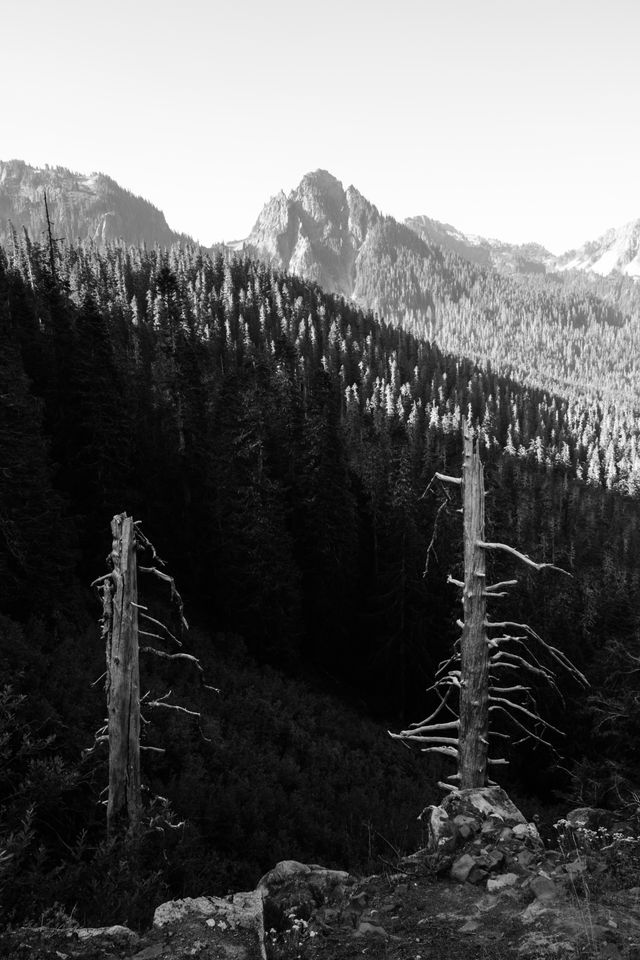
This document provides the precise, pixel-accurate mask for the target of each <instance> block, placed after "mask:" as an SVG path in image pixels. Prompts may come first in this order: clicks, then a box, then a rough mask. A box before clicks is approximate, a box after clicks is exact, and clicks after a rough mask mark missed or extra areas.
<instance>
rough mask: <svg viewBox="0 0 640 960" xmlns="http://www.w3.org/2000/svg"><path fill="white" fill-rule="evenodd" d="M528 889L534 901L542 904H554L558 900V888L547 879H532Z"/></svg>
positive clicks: (559, 894) (559, 893)
mask: <svg viewBox="0 0 640 960" xmlns="http://www.w3.org/2000/svg"><path fill="white" fill-rule="evenodd" d="M529 887H530V889H531V891H532V892H533V895H534V896H535V898H536V900H540V901H541V902H542V903H554V902H556V901H557V900H558V899H560V896H561V891H560V888H559V887H558V886H557V885H556V884H555V883H554V882H553V880H551V879H549V877H542V876H537V877H533V879H532V880H531V883H530V884H529Z"/></svg>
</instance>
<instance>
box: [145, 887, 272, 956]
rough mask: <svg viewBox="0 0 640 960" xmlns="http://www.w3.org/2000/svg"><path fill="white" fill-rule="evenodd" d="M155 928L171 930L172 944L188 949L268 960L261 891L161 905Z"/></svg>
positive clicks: (171, 901)
mask: <svg viewBox="0 0 640 960" xmlns="http://www.w3.org/2000/svg"><path fill="white" fill-rule="evenodd" d="M153 925H154V927H155V928H156V929H162V930H163V931H164V930H168V931H169V932H170V933H171V935H172V937H173V939H172V945H173V946H177V945H180V946H181V947H182V946H184V948H185V950H189V949H191V948H190V947H189V944H191V945H193V944H195V943H198V944H201V945H202V949H205V948H207V949H209V950H210V952H211V954H213V955H214V956H217V955H218V954H219V955H221V956H233V957H235V958H237V960H266V953H265V947H264V918H263V908H262V894H261V892H260V891H259V890H251V891H249V892H246V893H234V894H232V895H231V896H229V897H224V898H222V897H195V898H192V897H186V898H185V899H184V900H170V901H168V902H167V903H162V904H161V905H160V906H159V907H158V908H157V909H156V912H155V914H154V917H153Z"/></svg>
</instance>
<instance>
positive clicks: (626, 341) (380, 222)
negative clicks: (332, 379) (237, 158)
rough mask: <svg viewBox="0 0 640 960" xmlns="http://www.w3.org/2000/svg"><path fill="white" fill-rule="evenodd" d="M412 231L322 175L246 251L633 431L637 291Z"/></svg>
mask: <svg viewBox="0 0 640 960" xmlns="http://www.w3.org/2000/svg"><path fill="white" fill-rule="evenodd" d="M408 224H409V225H404V224H400V223H398V222H397V221H396V220H394V219H393V218H392V217H388V216H383V215H382V214H381V213H380V212H379V211H378V209H377V208H376V207H375V206H374V205H373V204H372V203H371V202H370V201H368V200H367V199H366V198H365V197H363V196H362V195H361V194H360V193H359V192H358V190H356V189H355V188H354V187H352V186H351V187H347V189H346V190H345V189H344V188H343V186H342V184H341V183H340V182H339V181H338V180H336V178H335V177H332V176H331V174H329V173H327V172H326V171H324V170H316V171H315V172H314V173H309V174H307V175H306V176H305V177H304V178H303V179H302V181H301V183H300V184H299V186H298V187H297V188H296V190H294V191H292V192H291V194H289V196H285V195H284V193H281V194H280V195H278V196H277V197H274V198H273V199H272V200H271V201H269V203H268V204H266V206H265V207H264V209H263V211H262V212H261V214H260V216H259V218H258V220H257V222H256V225H255V226H254V228H253V231H252V233H251V235H250V236H249V238H248V239H247V249H248V250H250V251H253V252H255V253H256V255H258V256H260V257H261V258H266V259H268V260H269V261H270V262H272V263H273V264H274V265H275V266H278V267H281V268H284V269H287V270H290V271H291V272H292V273H296V274H298V275H300V276H302V277H304V278H306V279H308V280H312V281H314V282H318V283H319V284H320V285H321V286H322V287H323V288H324V289H325V290H328V291H330V292H333V293H337V294H340V295H343V296H345V297H348V298H350V299H352V300H353V301H354V302H355V303H357V304H358V305H359V306H360V307H362V308H364V309H365V310H371V311H373V312H374V313H376V314H377V315H378V316H379V317H380V318H383V319H384V320H386V321H387V322H389V323H393V324H395V325H397V326H400V327H402V328H403V329H404V330H406V331H408V332H410V333H412V334H414V336H416V337H419V338H423V339H428V340H429V341H431V342H435V343H436V344H437V345H438V347H439V348H440V349H441V350H442V351H444V352H451V353H453V354H456V355H458V356H464V357H468V358H471V359H472V360H474V361H476V362H478V363H480V364H481V365H483V366H486V365H488V364H491V366H492V368H493V369H494V370H495V371H496V372H498V373H499V374H500V375H502V376H505V377H508V378H510V379H513V380H517V381H518V382H519V383H520V384H521V385H522V386H530V387H536V388H542V389H544V390H552V391H558V392H559V393H560V394H562V395H564V396H567V395H568V396H573V395H576V396H577V395H579V396H581V397H594V398H599V399H601V400H603V401H604V402H605V403H607V404H611V403H614V404H615V406H616V409H617V410H618V416H619V417H621V418H622V420H624V422H625V429H627V425H628V424H629V423H631V422H632V421H633V411H632V409H631V408H637V407H638V406H639V405H640V387H639V384H640V367H639V364H640V359H639V358H640V349H639V345H640V286H639V285H638V284H637V283H634V281H633V280H632V279H631V278H630V277H628V276H622V275H620V274H617V275H612V276H611V277H599V276H593V275H591V274H587V273H583V272H580V271H569V272H566V273H548V274H545V272H544V269H541V270H537V271H536V270H534V269H533V267H531V268H530V269H528V268H526V263H528V262H529V261H528V260H527V257H534V255H535V256H542V257H543V259H544V256H543V254H544V251H543V253H540V250H539V249H538V248H536V247H535V245H530V246H529V247H524V248H522V249H519V248H513V247H509V246H508V245H504V250H503V254H504V256H502V255H501V256H502V259H500V258H498V263H499V266H500V269H495V268H494V265H493V264H494V260H493V259H492V260H490V261H487V262H477V261H478V257H477V256H476V254H477V252H478V250H480V249H481V248H477V249H476V248H475V247H470V246H469V245H468V244H461V243H459V242H458V241H457V240H456V239H455V236H453V238H452V234H451V231H452V230H453V228H449V227H447V226H446V225H442V224H434V222H433V221H428V224H427V225H425V218H414V219H412V220H410V221H408ZM410 226H411V227H412V229H410V228H409V227H410ZM436 228H437V229H436ZM453 232H454V233H455V231H453ZM492 249H493V251H494V253H496V250H497V249H498V248H497V247H496V248H495V249H494V248H492ZM496 256H497V253H496ZM505 257H506V258H507V259H508V260H509V262H511V261H513V260H514V258H515V260H517V261H518V263H519V264H520V266H517V268H514V269H515V272H513V271H511V270H508V271H506V272H505V264H504V258H505ZM494 259H495V258H494ZM520 261H522V263H521V262H520ZM525 261H526V263H525ZM523 264H524V265H523ZM543 266H544V265H543ZM519 271H520V272H519Z"/></svg>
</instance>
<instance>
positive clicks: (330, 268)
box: [233, 170, 640, 296]
mask: <svg viewBox="0 0 640 960" xmlns="http://www.w3.org/2000/svg"><path fill="white" fill-rule="evenodd" d="M385 221H386V222H387V224H388V223H389V222H392V223H394V224H396V226H399V225H398V224H397V222H396V221H394V220H393V219H392V218H391V217H382V215H381V214H380V213H379V211H378V209H377V208H376V207H375V206H373V204H371V203H370V202H369V201H368V200H366V199H365V198H364V197H363V196H362V194H361V193H359V192H358V190H356V188H355V187H353V186H349V187H347V188H346V190H345V189H344V188H343V186H342V184H341V183H340V181H339V180H337V179H336V178H335V177H333V176H332V175H331V174H330V173H328V172H327V171H326V170H316V171H315V172H314V173H308V174H306V176H305V177H303V179H302V180H301V182H300V184H299V185H298V186H297V187H296V188H295V190H293V191H292V192H291V193H290V194H289V195H288V196H287V195H286V194H285V193H284V192H282V193H280V194H278V195H277V196H275V197H272V198H271V200H269V201H268V202H267V203H266V204H265V206H264V208H263V209H262V212H261V213H260V215H259V217H258V219H257V221H256V224H255V226H254V228H253V230H252V231H251V234H250V235H249V236H248V237H247V238H246V240H244V241H240V242H239V243H236V244H234V245H233V246H234V247H236V248H238V247H242V246H247V247H250V248H252V249H253V250H255V251H256V252H257V253H258V254H259V255H261V256H265V257H268V258H269V259H271V260H272V261H275V262H277V263H278V265H279V266H281V267H283V268H285V269H288V270H291V272H293V273H300V274H302V275H303V276H306V277H307V278H308V279H313V280H316V281H317V282H318V283H320V284H321V285H322V286H324V287H325V288H326V289H330V290H332V291H333V292H334V293H340V294H343V295H345V296H351V295H352V294H353V290H354V289H355V288H356V287H357V259H358V254H359V252H360V250H361V248H362V246H363V245H364V244H365V243H366V242H367V236H368V233H369V230H370V229H371V228H376V227H379V226H380V224H382V223H384V222H385ZM403 226H405V227H408V228H409V229H410V230H411V231H413V233H415V234H417V235H418V236H419V237H420V238H421V239H422V240H424V241H425V242H426V243H427V244H430V245H437V246H439V247H441V248H443V249H445V250H448V251H450V252H451V253H454V254H456V255H458V256H460V257H463V258H464V259H465V260H467V261H469V262H470V263H474V264H478V265H479V266H483V267H488V268H493V269H496V270H499V271H500V272H503V273H511V274H514V273H515V274H540V273H554V272H560V271H566V270H585V271H589V272H593V273H596V274H599V275H601V276H607V275H609V274H611V273H612V272H614V271H619V272H620V273H621V274H623V275H626V276H630V277H633V278H640V219H639V220H635V221H631V222H630V223H628V224H626V225H624V226H622V227H620V228H619V229H617V230H613V229H612V230H609V231H607V233H605V234H604V235H603V236H602V237H600V238H599V239H597V240H594V241H591V242H589V243H585V244H584V246H582V247H580V248H579V249H578V250H570V251H568V252H567V253H565V254H563V255H562V256H559V257H557V256H554V254H552V253H550V252H549V250H547V249H545V247H543V246H542V245H541V244H538V243H526V244H512V243H506V242H504V241H501V240H490V239H487V238H485V237H480V236H471V235H467V234H464V233H462V232H461V231H460V230H458V229H456V227H453V226H451V224H448V223H441V222H439V221H438V220H433V219H431V218H430V217H427V216H418V217H409V218H408V219H407V220H405V221H404V225H403Z"/></svg>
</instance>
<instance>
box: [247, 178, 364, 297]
mask: <svg viewBox="0 0 640 960" xmlns="http://www.w3.org/2000/svg"><path fill="white" fill-rule="evenodd" d="M379 219H380V214H379V213H378V211H377V209H376V208H375V207H374V206H373V205H372V204H370V203H369V202H368V201H367V200H365V198H364V197H363V196H362V194H360V193H359V192H358V190H356V189H355V187H353V186H349V187H348V188H347V189H346V190H345V188H344V186H343V185H342V183H341V181H340V180H338V179H337V177H334V176H333V174H331V173H329V172H328V171H327V170H314V171H312V172H310V173H307V174H305V176H304V177H303V178H302V180H301V181H300V183H299V184H298V186H297V187H296V188H295V189H294V190H292V191H291V193H290V194H289V195H288V196H285V195H284V194H283V193H280V194H278V195H276V196H275V197H272V198H271V200H269V201H268V202H267V203H266V204H265V206H264V207H263V209H262V212H261V214H260V216H259V217H258V220H257V221H256V224H255V226H254V228H253V230H252V231H251V234H250V236H249V238H248V240H247V244H248V245H249V246H251V247H253V248H254V249H255V251H256V253H257V254H258V256H262V257H265V256H266V257H268V258H269V259H270V260H272V261H273V262H274V263H275V264H276V265H277V266H279V267H281V268H283V269H285V270H290V271H291V272H293V273H298V274H300V275H301V276H304V277H306V278H307V279H309V280H313V281H314V282H316V283H318V284H319V285H320V286H322V287H324V288H325V289H326V290H329V291H330V292H332V293H337V294H340V295H342V296H345V297H351V296H352V294H353V290H354V286H355V264H356V258H357V255H358V253H359V251H360V249H361V247H362V245H363V244H364V242H365V240H366V237H367V234H368V233H369V231H370V229H371V227H372V226H373V225H374V224H375V223H376V222H377V221H378V220H379Z"/></svg>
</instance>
